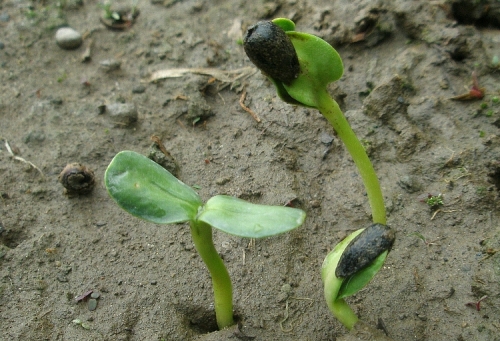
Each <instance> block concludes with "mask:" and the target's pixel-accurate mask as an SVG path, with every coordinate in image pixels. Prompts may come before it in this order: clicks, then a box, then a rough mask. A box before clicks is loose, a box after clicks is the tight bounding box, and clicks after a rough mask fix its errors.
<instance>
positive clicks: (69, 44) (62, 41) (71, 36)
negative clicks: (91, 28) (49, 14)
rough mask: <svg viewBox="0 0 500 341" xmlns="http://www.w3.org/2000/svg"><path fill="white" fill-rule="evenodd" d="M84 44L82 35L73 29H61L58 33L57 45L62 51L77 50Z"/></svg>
mask: <svg viewBox="0 0 500 341" xmlns="http://www.w3.org/2000/svg"><path fill="white" fill-rule="evenodd" d="M82 42H83V39H82V35H81V34H80V33H79V32H78V31H76V30H74V29H72V28H71V27H61V28H60V29H58V30H57V32H56V43H57V45H59V47H60V48H62V49H65V50H73V49H76V48H78V47H80V46H81V45H82Z"/></svg>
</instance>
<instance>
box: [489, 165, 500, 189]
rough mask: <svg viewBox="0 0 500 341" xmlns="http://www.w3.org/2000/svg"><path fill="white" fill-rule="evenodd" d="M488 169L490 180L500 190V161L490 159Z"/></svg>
mask: <svg viewBox="0 0 500 341" xmlns="http://www.w3.org/2000/svg"><path fill="white" fill-rule="evenodd" d="M488 170H489V172H488V177H489V181H490V182H491V183H493V184H494V185H495V187H496V188H497V190H498V191H500V161H498V160H492V161H490V162H489V163H488Z"/></svg>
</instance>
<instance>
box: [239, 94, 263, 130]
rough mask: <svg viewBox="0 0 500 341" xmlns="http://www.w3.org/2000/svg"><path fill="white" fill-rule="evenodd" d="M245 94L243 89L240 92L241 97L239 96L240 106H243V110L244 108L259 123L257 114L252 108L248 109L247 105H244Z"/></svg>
mask: <svg viewBox="0 0 500 341" xmlns="http://www.w3.org/2000/svg"><path fill="white" fill-rule="evenodd" d="M246 96H247V92H246V90H243V93H242V94H241V97H240V106H241V107H242V108H243V110H245V111H246V112H247V113H249V114H250V115H251V116H252V117H253V119H254V120H256V121H257V123H260V118H259V116H257V114H256V113H255V112H254V111H253V110H252V109H250V108H249V107H247V106H246V105H245V103H244V102H245V97H246Z"/></svg>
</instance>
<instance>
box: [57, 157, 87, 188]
mask: <svg viewBox="0 0 500 341" xmlns="http://www.w3.org/2000/svg"><path fill="white" fill-rule="evenodd" d="M59 182H60V183H61V184H62V185H63V186H64V188H66V191H67V193H68V194H85V193H89V192H91V191H92V189H94V185H95V176H94V172H93V171H92V170H91V169H90V168H87V167H85V166H83V165H81V164H79V163H70V164H68V165H67V166H66V167H64V169H63V171H62V172H61V174H59Z"/></svg>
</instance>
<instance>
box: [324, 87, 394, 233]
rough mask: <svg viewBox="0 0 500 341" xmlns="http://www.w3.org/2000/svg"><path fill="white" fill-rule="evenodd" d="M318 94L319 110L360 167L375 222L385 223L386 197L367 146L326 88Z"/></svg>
mask: <svg viewBox="0 0 500 341" xmlns="http://www.w3.org/2000/svg"><path fill="white" fill-rule="evenodd" d="M317 96H318V97H317V100H318V106H317V108H318V110H319V111H320V112H321V113H322V114H323V116H325V118H326V119H327V120H328V122H330V124H331V125H332V127H333V129H334V130H335V131H336V132H337V135H338V136H339V138H340V139H341V140H342V142H344V144H345V146H346V148H347V150H348V151H349V153H350V154H351V157H352V159H353V160H354V163H355V164H356V166H357V167H358V170H359V173H360V175H361V178H362V179H363V183H364V185H365V189H366V193H367V194H368V201H369V202H370V207H371V210H372V219H373V222H374V223H379V224H383V225H385V224H386V216H385V206H384V197H383V196H382V191H381V189H380V184H379V182H378V178H377V174H376V173H375V170H374V169H373V166H372V164H371V162H370V159H369V158H368V155H366V151H365V148H364V147H363V145H362V144H361V143H360V142H359V140H358V138H357V137H356V134H354V132H353V131H352V129H351V126H350V125H349V123H348V122H347V120H346V118H345V117H344V114H342V111H341V110H340V108H339V105H338V104H337V102H335V100H333V99H332V98H331V97H330V95H329V94H328V92H327V91H326V89H325V90H324V91H321V92H319V93H318V94H317Z"/></svg>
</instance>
